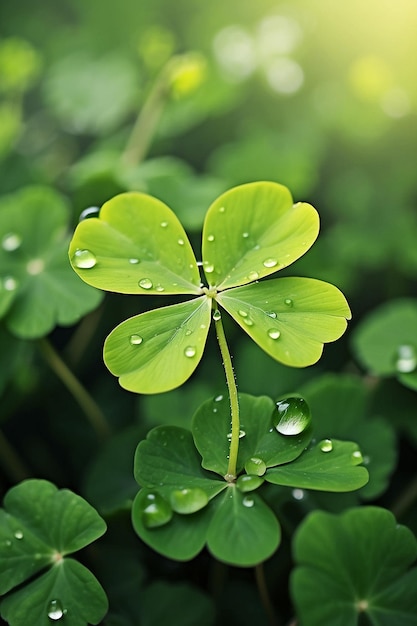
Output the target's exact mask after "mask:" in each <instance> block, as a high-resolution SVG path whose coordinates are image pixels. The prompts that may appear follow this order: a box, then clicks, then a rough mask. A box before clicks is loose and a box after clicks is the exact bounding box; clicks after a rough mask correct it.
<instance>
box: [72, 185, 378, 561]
mask: <svg viewBox="0 0 417 626" xmlns="http://www.w3.org/2000/svg"><path fill="white" fill-rule="evenodd" d="M318 231H319V217H318V213H317V211H316V210H315V209H314V208H313V207H312V206H311V205H309V204H307V203H297V204H293V200H292V197H291V194H290V192H289V191H288V189H287V188H286V187H284V186H282V185H279V184H277V183H271V182H258V183H250V184H246V185H242V186H239V187H236V188H233V189H230V190H229V191H227V192H225V193H223V194H222V195H221V196H220V197H219V198H217V200H215V201H214V202H213V204H212V205H211V206H210V208H209V209H208V211H207V214H206V217H205V221H204V227H203V235H202V237H203V243H202V261H197V260H196V257H195V255H194V252H193V249H192V247H191V244H190V242H189V240H188V238H187V235H186V233H185V231H184V229H183V227H182V225H181V223H180V222H179V220H178V218H177V217H176V215H175V214H174V213H173V212H172V211H171V210H170V209H169V207H168V206H167V205H165V204H164V203H163V202H161V201H160V200H158V199H156V198H154V197H151V196H149V195H146V194H142V193H138V192H136V193H135V192H130V193H123V194H120V195H118V196H116V197H114V198H113V199H111V200H109V201H108V202H106V203H105V204H104V206H103V207H102V208H101V211H100V214H99V216H98V217H92V218H89V219H86V220H83V221H81V223H80V224H79V225H78V226H77V229H76V231H75V234H74V237H73V239H72V241H71V244H70V249H69V255H70V259H71V263H72V266H73V268H74V269H75V271H76V272H77V273H78V274H79V276H80V277H81V278H82V279H83V280H84V281H85V282H86V283H88V284H90V285H92V286H94V287H98V288H100V289H105V290H108V291H115V292H118V293H123V294H140V295H151V294H152V295H167V296H168V295H171V296H178V295H184V296H188V299H187V300H185V301H183V302H177V303H175V304H170V305H168V306H165V307H162V308H159V309H155V310H151V311H147V312H145V313H141V314H139V315H136V316H134V317H131V318H130V319H128V320H126V321H124V322H122V323H120V324H119V325H118V326H117V327H116V328H115V329H114V330H113V331H112V332H111V333H110V335H109V336H108V337H107V339H106V341H105V344H104V360H105V363H106V365H107V367H108V368H109V370H110V371H111V372H112V373H113V374H114V375H115V376H118V378H119V382H120V385H121V386H122V387H124V388H125V389H127V390H129V391H132V392H136V393H142V394H155V393H161V392H165V391H168V390H171V389H174V388H175V387H178V386H179V385H181V384H182V383H184V382H185V381H186V380H187V379H188V378H189V377H190V376H191V375H192V373H193V372H194V370H195V369H196V367H197V366H198V363H199V362H200V360H201V358H202V355H203V351H204V347H205V344H206V340H207V337H208V333H209V328H210V326H211V321H212V320H213V322H214V327H215V331H216V335H217V340H218V344H219V348H220V353H221V357H222V360H223V366H224V369H225V375H226V381H227V388H228V397H224V396H223V395H218V396H217V397H215V398H214V399H209V400H208V401H207V402H205V403H203V405H202V406H201V407H200V408H199V409H198V410H197V411H196V413H195V415H194V418H193V421H192V428H191V432H190V431H188V430H186V429H184V428H179V427H175V426H160V427H156V428H154V429H152V430H151V431H150V432H149V433H148V436H147V437H146V439H145V440H144V441H141V442H140V443H139V445H138V447H137V450H136V455H135V463H134V473H135V478H136V480H137V482H138V483H139V485H140V486H141V489H140V491H139V492H138V494H137V496H136V498H135V500H134V502H133V507H132V521H133V526H134V528H135V530H136V532H137V534H138V535H139V536H140V537H141V538H142V539H143V541H145V542H146V543H147V544H149V545H150V546H152V547H153V548H154V549H155V550H157V551H159V552H160V553H161V554H164V555H165V556H168V557H170V558H172V559H177V560H188V559H191V558H193V557H194V556H196V555H197V554H198V553H199V552H200V551H201V550H202V548H203V547H204V546H205V545H207V547H208V549H209V550H210V552H211V553H212V554H213V555H214V556H215V557H216V558H217V559H218V560H220V561H223V562H225V563H230V564H233V565H239V566H253V565H256V564H259V563H261V562H262V561H264V560H265V559H267V558H268V557H269V556H271V555H272V554H273V553H274V552H275V550H276V549H277V547H278V545H279V542H280V526H279V522H278V520H277V518H276V516H275V514H274V512H273V510H272V509H271V508H270V507H269V506H268V504H267V503H266V502H265V501H264V499H263V498H262V485H263V484H264V483H271V484H274V485H284V486H291V487H295V488H300V489H304V488H306V489H317V490H324V491H331V492H343V491H350V490H355V489H359V488H360V487H362V486H363V485H365V483H366V482H367V480H368V472H367V470H366V468H365V467H363V465H362V461H363V459H362V455H361V452H360V450H359V448H358V446H357V444H355V443H352V442H346V441H339V440H334V439H332V438H330V433H328V434H327V436H325V437H323V438H322V439H321V440H320V441H317V440H316V439H314V438H313V432H314V428H313V426H312V419H311V417H312V416H311V413H310V409H309V407H308V404H307V403H306V401H305V400H304V398H303V397H301V396H299V395H298V394H296V393H294V394H291V395H288V396H286V397H283V398H279V399H276V400H277V402H274V401H273V400H272V399H271V398H268V397H254V396H250V395H247V394H243V393H242V394H238V392H237V386H236V381H235V378H234V372H233V367H232V361H231V355H230V352H229V348H228V344H227V341H226V336H225V332H224V325H223V316H224V315H225V314H226V313H227V314H229V315H230V316H231V317H232V318H233V319H234V321H235V322H237V323H238V325H239V326H240V327H241V328H242V329H243V330H244V331H245V332H246V333H247V334H248V335H249V336H250V338H251V339H253V340H254V341H255V342H256V343H257V344H258V345H259V346H260V347H261V348H262V349H263V350H264V351H265V352H266V353H267V354H269V355H270V356H272V357H273V358H274V359H276V360H277V361H280V362H281V363H283V364H285V365H290V366H293V367H306V366H308V365H311V364H313V363H315V362H316V361H318V359H319V358H320V356H321V354H322V350H323V344H324V343H327V342H330V341H335V340H336V339H338V338H339V337H340V336H341V335H342V334H343V332H344V331H345V329H346V325H347V320H348V319H350V310H349V306H348V304H347V302H346V299H345V297H344V296H343V294H342V293H341V292H340V291H339V290H338V289H337V288H336V287H334V286H333V285H331V284H328V283H325V282H322V281H319V280H315V279H311V278H300V277H294V278H291V277H284V278H279V279H270V280H267V278H268V277H269V276H270V275H271V274H274V273H275V272H276V271H278V270H280V269H283V268H285V267H287V266H288V265H290V264H291V263H293V262H294V261H295V260H297V259H298V258H299V257H301V256H302V255H303V254H304V253H305V252H307V250H308V249H309V248H310V247H311V245H312V244H313V243H314V241H315V239H316V237H317V235H318Z"/></svg>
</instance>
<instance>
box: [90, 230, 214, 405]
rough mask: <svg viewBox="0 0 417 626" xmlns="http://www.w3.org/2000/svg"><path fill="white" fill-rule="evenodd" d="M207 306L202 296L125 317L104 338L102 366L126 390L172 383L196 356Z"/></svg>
mask: <svg viewBox="0 0 417 626" xmlns="http://www.w3.org/2000/svg"><path fill="white" fill-rule="evenodd" d="M88 221H92V220H88ZM210 312H211V301H210V299H209V298H207V297H206V296H203V297H201V298H196V299H194V300H189V301H188V302H183V303H180V304H173V305H171V306H167V307H163V308H160V309H156V310H154V311H148V312H147V313H142V314H141V315H137V316H135V317H131V318H130V319H128V320H126V321H125V322H122V323H121V324H119V326H117V327H116V328H115V329H114V330H113V331H112V332H111V333H110V335H109V336H108V337H107V339H106V341H105V344H104V360H105V363H106V365H107V367H108V368H109V370H110V371H111V372H112V374H114V375H115V376H119V383H120V385H121V386H122V387H124V388H125V389H128V390H129V391H135V392H137V393H161V392H163V391H169V390H170V389H174V388H175V387H178V386H179V385H181V384H182V383H183V382H185V381H186V380H187V379H188V378H189V377H190V376H191V374H192V373H193V372H194V370H195V368H196V367H197V365H198V363H199V362H200V360H201V357H202V355H203V351H204V346H205V343H206V339H207V335H208V331H209V326H210V321H211V318H210V314H211V313H210Z"/></svg>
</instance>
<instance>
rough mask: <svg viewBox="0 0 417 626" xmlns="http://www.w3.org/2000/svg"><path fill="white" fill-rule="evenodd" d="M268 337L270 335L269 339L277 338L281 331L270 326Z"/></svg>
mask: <svg viewBox="0 0 417 626" xmlns="http://www.w3.org/2000/svg"><path fill="white" fill-rule="evenodd" d="M268 337H271V339H279V338H280V337H281V333H280V331H279V330H277V329H276V328H270V329H269V330H268Z"/></svg>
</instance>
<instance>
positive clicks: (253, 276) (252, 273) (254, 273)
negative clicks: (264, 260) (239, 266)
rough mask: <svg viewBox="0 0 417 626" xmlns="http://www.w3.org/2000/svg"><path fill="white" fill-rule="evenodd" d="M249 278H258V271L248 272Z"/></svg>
mask: <svg viewBox="0 0 417 626" xmlns="http://www.w3.org/2000/svg"><path fill="white" fill-rule="evenodd" d="M248 278H249V280H258V278H259V274H258V272H255V271H253V272H249V276H248Z"/></svg>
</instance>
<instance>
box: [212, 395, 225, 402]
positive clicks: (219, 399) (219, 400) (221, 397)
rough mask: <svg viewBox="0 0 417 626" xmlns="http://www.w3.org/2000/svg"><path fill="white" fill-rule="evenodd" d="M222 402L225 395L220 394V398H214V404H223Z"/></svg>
mask: <svg viewBox="0 0 417 626" xmlns="http://www.w3.org/2000/svg"><path fill="white" fill-rule="evenodd" d="M222 400H223V395H222V394H220V395H219V396H216V397H215V398H214V402H221V401H222Z"/></svg>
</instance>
